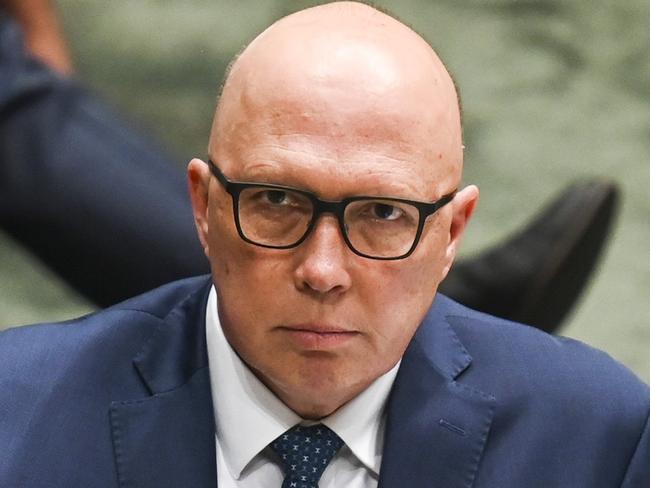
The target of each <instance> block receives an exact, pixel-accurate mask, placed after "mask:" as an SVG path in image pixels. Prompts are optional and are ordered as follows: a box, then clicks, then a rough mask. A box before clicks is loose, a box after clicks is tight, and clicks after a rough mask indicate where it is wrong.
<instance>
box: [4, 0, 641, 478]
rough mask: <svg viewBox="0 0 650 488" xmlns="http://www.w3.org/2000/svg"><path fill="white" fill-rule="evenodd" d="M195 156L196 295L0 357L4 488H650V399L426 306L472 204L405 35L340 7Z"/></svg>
mask: <svg viewBox="0 0 650 488" xmlns="http://www.w3.org/2000/svg"><path fill="white" fill-rule="evenodd" d="M422 107H426V110H422ZM208 154H209V157H208V158H207V160H206V161H203V160H199V159H194V160H192V161H191V162H190V164H189V166H188V180H189V187H190V194H191V199H192V205H193V209H194V218H195V222H196V227H197V230H198V236H199V239H200V241H201V243H202V246H203V250H204V252H205V254H206V256H207V257H208V258H209V261H210V265H211V271H212V273H211V277H210V278H208V277H203V278H195V279H191V280H185V281H181V282H175V283H171V284H169V285H166V286H164V287H162V288H159V289H157V290H154V291H152V292H150V293H148V294H145V295H142V296H140V297H137V298H134V299H131V300H129V301H126V302H124V303H122V304H119V305H116V306H114V307H111V308H109V309H107V310H106V311H103V312H100V313H97V314H94V315H90V316H88V317H85V318H82V319H79V320H78V321H73V322H72V324H74V326H72V325H71V323H66V324H48V325H39V326H34V327H26V328H21V329H15V330H10V331H8V332H6V333H3V334H2V335H1V336H0V383H1V384H0V386H1V390H0V391H2V392H3V395H2V396H1V397H0V445H1V446H3V455H2V456H0V486H11V487H13V486H21V487H22V486H28V487H36V486H47V487H70V486H83V487H98V488H99V487H102V488H103V487H151V488H153V487H185V486H187V487H190V486H191V487H214V486H219V487H221V488H224V487H283V488H291V487H296V488H299V487H309V488H314V487H316V486H319V487H321V488H325V487H328V488H329V487H335V486H336V487H353V488H355V487H357V488H358V487H375V486H383V487H399V488H401V487H409V488H410V487H431V486H435V487H445V488H447V487H470V486H472V487H495V488H497V487H498V488H503V487H535V486H539V487H567V488H569V487H571V488H575V487H620V486H624V487H628V488H631V487H642V486H650V466H649V463H648V460H649V459H650V433H649V432H648V431H649V430H650V427H649V426H648V415H649V412H650V389H649V388H648V387H647V386H646V385H644V384H643V383H642V382H641V381H640V380H638V379H637V378H636V377H634V375H633V374H632V373H630V372H629V371H627V370H626V369H625V368H624V367H622V366H621V365H619V364H617V363H616V362H614V361H613V360H612V359H610V358H609V357H607V356H606V355H604V354H603V353H600V352H597V351H595V350H593V349H590V348H588V347H587V346H584V345H582V344H580V343H577V342H575V341H570V340H566V339H558V338H554V337H551V336H548V335H546V334H544V333H542V332H539V331H536V330H533V329H530V328H527V327H522V326H521V325H518V324H512V323H509V322H505V321H503V320H500V319H496V318H494V317H491V316H488V315H484V314H480V313H478V312H474V311H472V310H469V309H467V308H464V307H462V306H461V305H459V304H457V303H454V302H452V301H451V300H449V299H447V298H445V297H444V296H442V295H436V290H437V288H438V285H439V284H440V282H441V281H442V280H443V279H444V277H445V276H446V274H447V273H448V271H449V269H450V267H451V265H452V262H453V260H454V257H455V255H456V252H457V249H458V245H459V241H460V238H461V236H462V234H463V231H464V229H465V226H466V224H467V222H468V220H469V218H470V216H471V214H472V212H473V209H474V206H475V204H476V201H477V198H478V189H477V188H476V187H475V186H472V185H470V186H466V187H464V188H462V187H461V186H460V181H461V172H462V162H463V151H462V141H461V126H460V115H459V107H458V103H457V94H456V91H455V89H454V84H453V82H452V80H451V78H450V76H449V74H448V73H447V71H446V69H445V67H444V65H443V64H442V62H441V61H440V59H439V58H438V56H437V55H436V54H435V53H434V52H433V51H432V50H431V48H430V47H429V46H428V45H427V44H426V42H424V41H423V40H422V39H421V38H420V37H419V36H418V35H417V34H415V33H414V32H413V31H411V30H410V29H409V28H408V27H406V26H404V25H403V24H401V23H399V22H398V21H396V20H395V19H393V18H391V17H389V16H387V15H385V14H383V13H380V12H378V11H377V10H375V9H373V8H371V7H368V6H366V5H362V4H358V3H352V2H339V3H333V4H328V5H325V6H320V7H315V8H312V9H308V10H304V11H301V12H298V13H296V14H293V15H290V16H288V17H286V18H284V19H282V20H280V21H278V22H277V23H275V24H274V25H272V26H271V27H269V28H268V29H267V30H266V31H265V32H263V33H262V34H261V35H260V36H258V37H257V38H256V39H255V40H254V41H253V42H252V43H251V44H250V45H249V46H248V47H247V49H246V50H245V51H244V52H243V53H242V55H241V56H240V57H239V58H238V60H237V61H236V62H235V63H234V65H233V67H232V70H231V72H230V74H229V76H228V78H227V80H226V83H225V85H224V88H223V93H222V96H221V99H220V101H219V104H218V107H217V111H216V114H215V117H214V123H213V127H212V131H211V135H210V140H209V146H208Z"/></svg>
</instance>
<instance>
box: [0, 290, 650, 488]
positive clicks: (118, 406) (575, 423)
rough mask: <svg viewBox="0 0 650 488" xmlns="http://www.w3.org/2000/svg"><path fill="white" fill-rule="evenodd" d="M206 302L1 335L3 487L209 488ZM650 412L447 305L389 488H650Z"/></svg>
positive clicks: (417, 384)
mask: <svg viewBox="0 0 650 488" xmlns="http://www.w3.org/2000/svg"><path fill="white" fill-rule="evenodd" d="M208 290H209V280H208V279H207V278H205V277H200V278H193V279H190V280H184V281H180V282H175V283H172V284H169V285H166V286H164V287H162V288H159V289H157V290H155V291H153V292H150V293H147V294H145V295H142V296H140V297H137V298H134V299H131V300H129V301H126V302H123V303H121V304H119V305H116V306H114V307H112V308H110V309H107V310H105V311H102V312H99V313H96V314H93V315H89V316H87V317H84V318H81V319H78V320H73V321H69V322H64V323H57V324H46V325H38V326H28V327H21V328H18V329H13V330H9V331H6V332H4V333H2V334H0V486H2V487H3V488H14V487H15V488H18V487H20V488H23V487H30V488H31V487H47V488H53V487H56V488H58V487H61V488H63V487H65V488H71V487H83V488H89V487H92V488H105V487H106V488H108V487H111V488H115V487H121V488H126V487H140V488H162V487H175V488H178V487H192V488H201V487H206V488H208V487H210V488H213V487H214V486H215V483H216V481H215V480H216V467H215V442H214V421H213V412H212V400H211V392H210V382H209V374H208V360H207V352H206V344H205V330H204V329H205V327H204V320H205V317H204V314H205V304H206V299H207V294H208ZM217 394H218V392H217ZM649 412H650V389H649V388H648V387H647V386H646V385H644V384H643V383H642V382H640V381H639V380H638V379H637V378H636V377H635V376H634V375H633V374H631V373H630V372H629V371H628V370H626V369H625V368H624V367H622V366H621V365H619V364H618V363H616V362H615V361H613V360H612V359H610V358H609V357H608V356H607V355H606V354H604V353H602V352H599V351H596V350H594V349H591V348H589V347H587V346H585V345H583V344H580V343H578V342H576V341H572V340H568V339H562V338H557V337H552V336H549V335H546V334H544V333H541V332H539V331H537V330H535V329H532V328H529V327H525V326H522V325H519V324H512V323H509V322H506V321H502V320H500V319H496V318H494V317H490V316H487V315H484V314H480V313H477V312H474V311H472V310H469V309H467V308H465V307H463V306H461V305H459V304H457V303H455V302H452V301H451V300H449V299H447V298H445V297H444V296H441V295H439V296H438V297H437V298H436V300H435V303H434V305H433V307H432V308H431V310H430V311H429V313H428V314H427V316H426V318H425V320H424V321H423V323H422V325H421V327H420V328H419V329H418V331H417V333H416V335H415V337H414V339H413V340H412V341H411V344H410V345H409V347H408V349H407V351H406V353H405V355H404V358H403V361H402V365H401V367H400V370H399V373H398V376H397V379H396V382H395V385H394V388H393V391H392V393H391V396H390V399H389V402H388V406H387V415H388V419H387V426H386V429H387V430H386V437H385V449H384V455H383V461H382V466H381V473H380V486H382V487H385V488H386V487H391V488H392V487H395V488H404V487H406V488H417V487H431V486H435V487H441V488H455V487H476V488H486V487H493V488H507V487H517V488H530V487H540V488H550V487H553V488H557V487H566V488H577V487H589V488H594V487H620V486H623V487H627V488H647V487H650V432H649V430H650V427H649V425H648V414H649Z"/></svg>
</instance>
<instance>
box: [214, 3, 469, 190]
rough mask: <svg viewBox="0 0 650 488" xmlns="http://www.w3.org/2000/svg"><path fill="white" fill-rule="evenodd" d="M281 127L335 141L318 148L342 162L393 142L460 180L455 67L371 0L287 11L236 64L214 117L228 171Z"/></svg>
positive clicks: (407, 155) (449, 184) (443, 176)
mask: <svg viewBox="0 0 650 488" xmlns="http://www.w3.org/2000/svg"><path fill="white" fill-rule="evenodd" d="M278 132H282V133H283V134H285V135H286V136H287V137H291V134H293V133H295V134H296V135H300V136H303V137H304V136H307V137H308V138H309V137H311V138H312V139H311V140H312V141H314V140H318V141H328V140H330V141H334V142H335V144H334V143H332V144H319V145H318V150H319V151H320V152H321V154H320V155H319V156H320V157H322V158H325V159H331V160H337V161H346V160H347V159H349V158H350V157H351V158H352V159H354V157H358V155H355V154H354V153H355V151H358V150H359V148H360V147H362V148H365V149H366V150H367V149H368V148H372V147H381V146H382V144H390V145H391V151H392V152H391V154H398V155H399V154H403V155H404V157H400V158H398V159H399V160H400V161H402V162H404V164H414V165H420V166H423V167H426V171H427V175H428V176H429V177H430V178H431V179H432V180H433V181H435V182H436V183H437V184H438V185H441V186H443V187H445V188H447V189H452V188H453V187H455V186H456V185H457V184H458V182H459V179H460V173H461V169H462V157H463V154H462V141H461V138H462V135H461V122H460V113H459V106H458V100H457V94H456V91H455V87H454V83H453V81H452V79H451V77H450V75H449V74H448V72H447V70H446V69H445V67H444V65H443V63H442V62H441V61H440V59H439V57H438V56H437V55H436V53H435V52H434V51H433V49H432V48H431V47H430V46H429V45H428V44H427V43H426V41H424V40H423V39H422V38H421V37H420V36H419V35H418V34H416V33H415V32H414V31H412V30H411V29H410V28H409V27H407V26H405V25H404V24H402V23H400V22H398V21H397V20H395V19H394V18H392V17H390V16H388V15H386V14H384V13H381V12H379V11H377V10H375V9H374V8H372V7H369V6H367V5H364V4H360V3H356V2H336V3H332V4H327V5H323V6H319V7H314V8H311V9H307V10H303V11H300V12H297V13H295V14H293V15H290V16H288V17H285V18H283V19H281V20H280V21H278V22H276V23H275V24H273V25H272V26H271V27H269V28H268V29H267V30H265V31H264V32H263V33H262V34H260V35H259V36H258V37H257V38H256V39H255V40H254V41H253V42H252V43H251V44H250V45H249V46H248V47H247V48H246V49H245V50H244V52H243V53H242V54H241V56H240V57H239V58H238V60H237V61H236V62H235V63H234V65H233V67H232V70H231V72H230V75H229V77H228V79H227V80H226V82H225V85H224V89H223V92H222V96H221V99H220V103H219V106H218V108H217V113H216V115H215V119H214V122H213V127H212V131H211V136H210V142H209V148H208V150H209V153H210V155H211V157H213V158H216V159H217V160H219V161H220V162H221V163H222V164H223V165H224V169H225V170H226V172H227V171H228V170H229V169H230V168H229V167H228V166H230V167H232V166H237V165H238V163H242V162H243V161H241V159H242V158H243V159H245V158H246V157H247V156H246V154H247V153H249V152H250V151H251V150H252V149H251V148H255V147H258V146H259V145H260V144H262V145H263V144H264V136H265V135H269V134H274V133H278ZM324 150H326V151H328V152H330V154H322V152H323V151H324ZM351 155H352V156H351ZM234 169H235V170H236V167H235V168H234Z"/></svg>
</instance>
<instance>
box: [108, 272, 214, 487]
mask: <svg viewBox="0 0 650 488" xmlns="http://www.w3.org/2000/svg"><path fill="white" fill-rule="evenodd" d="M209 288H210V281H209V280H207V279H206V281H205V283H204V284H203V285H202V286H201V287H200V288H199V289H198V290H196V289H195V291H194V292H193V293H191V294H190V295H188V296H187V298H185V299H184V300H182V301H181V302H180V303H179V304H178V306H176V307H175V308H174V309H173V310H172V311H171V312H170V313H169V314H168V315H167V316H166V317H165V318H164V319H163V320H162V321H161V323H160V325H159V326H158V327H157V328H156V330H155V331H154V333H153V334H152V336H151V338H150V339H149V340H148V341H147V342H146V343H145V345H144V346H143V348H142V350H141V351H140V353H139V354H138V355H137V356H136V358H135V359H134V361H133V363H134V366H135V368H136V370H137V371H138V373H139V375H140V377H141V378H142V380H143V382H144V383H145V385H146V386H147V388H148V389H149V392H150V393H151V396H148V397H145V398H136V399H132V400H128V401H116V402H113V403H112V404H111V406H110V424H111V431H112V436H113V447H114V453H115V463H116V467H117V473H118V482H119V486H120V487H121V488H127V487H138V488H154V487H161V486H170V487H171V486H193V487H204V486H205V487H208V486H210V487H213V486H215V484H216V479H217V478H216V458H215V438H214V416H213V409H212V398H211V392H210V378H209V373H208V360H207V349H206V343H205V304H206V300H207V295H208V291H209Z"/></svg>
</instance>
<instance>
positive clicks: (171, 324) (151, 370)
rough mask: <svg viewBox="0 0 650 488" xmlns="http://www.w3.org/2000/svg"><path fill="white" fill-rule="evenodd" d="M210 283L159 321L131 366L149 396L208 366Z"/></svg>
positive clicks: (183, 380)
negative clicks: (206, 330)
mask: <svg viewBox="0 0 650 488" xmlns="http://www.w3.org/2000/svg"><path fill="white" fill-rule="evenodd" d="M211 284H212V282H211V281H210V280H209V279H206V280H205V282H204V283H203V284H202V285H201V286H200V287H199V288H198V289H195V290H194V291H193V292H192V293H190V294H189V295H188V296H187V297H186V298H185V299H183V300H182V301H181V302H180V303H179V304H178V305H177V306H176V307H174V308H173V309H172V310H171V311H170V312H169V314H168V315H167V316H166V317H165V318H164V319H163V321H162V322H161V323H160V325H159V326H158V327H157V328H156V329H155V331H154V332H153V334H152V336H151V337H150V338H149V340H148V341H147V342H146V343H145V344H144V346H143V347H142V349H141V350H140V352H139V353H138V355H137V356H136V357H135V358H134V359H133V364H134V366H135V368H136V370H137V371H138V373H139V374H140V377H141V378H142V380H143V381H144V383H145V385H146V386H147V388H148V389H149V391H150V392H151V393H152V394H156V393H161V392H165V391H169V390H173V389H175V388H178V387H179V386H181V385H183V384H184V383H186V382H187V381H188V379H189V378H190V377H191V376H192V375H193V374H194V373H195V372H196V371H197V370H199V369H201V368H206V367H207V366H208V352H207V346H206V339H205V310H206V303H207V300H208V294H209V292H210V287H211Z"/></svg>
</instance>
